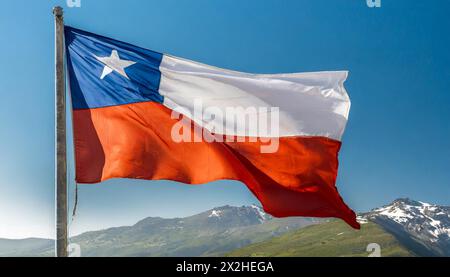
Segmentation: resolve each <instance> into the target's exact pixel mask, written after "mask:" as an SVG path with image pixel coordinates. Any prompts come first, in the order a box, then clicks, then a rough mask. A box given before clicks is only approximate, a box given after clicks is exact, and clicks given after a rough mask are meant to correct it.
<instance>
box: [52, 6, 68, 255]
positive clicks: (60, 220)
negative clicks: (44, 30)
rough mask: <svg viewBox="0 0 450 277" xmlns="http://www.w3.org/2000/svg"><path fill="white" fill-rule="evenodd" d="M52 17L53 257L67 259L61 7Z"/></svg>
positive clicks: (64, 104)
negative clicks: (53, 39) (54, 148)
mask: <svg viewBox="0 0 450 277" xmlns="http://www.w3.org/2000/svg"><path fill="white" fill-rule="evenodd" d="M53 15H54V16H55V78H56V81H55V100H56V184H55V185H56V193H55V194H56V256H57V257H67V156H66V95H65V94H66V93H65V85H66V84H65V79H64V17H63V9H62V8H61V7H54V8H53Z"/></svg>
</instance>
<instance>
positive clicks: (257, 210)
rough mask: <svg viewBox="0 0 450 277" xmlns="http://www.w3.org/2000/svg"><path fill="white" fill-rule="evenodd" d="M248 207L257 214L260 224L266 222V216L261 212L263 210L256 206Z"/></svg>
mask: <svg viewBox="0 0 450 277" xmlns="http://www.w3.org/2000/svg"><path fill="white" fill-rule="evenodd" d="M250 207H251V208H252V209H254V210H255V211H256V213H257V214H258V217H259V221H260V222H261V223H263V222H265V221H266V219H267V214H266V213H265V212H264V211H263V209H262V208H261V207H259V206H256V205H255V204H253V205H251V206H250Z"/></svg>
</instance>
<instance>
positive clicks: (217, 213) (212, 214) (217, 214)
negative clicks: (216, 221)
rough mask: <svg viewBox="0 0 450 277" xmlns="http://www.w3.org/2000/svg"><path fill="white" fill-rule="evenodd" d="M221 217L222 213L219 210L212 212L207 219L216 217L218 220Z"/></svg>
mask: <svg viewBox="0 0 450 277" xmlns="http://www.w3.org/2000/svg"><path fill="white" fill-rule="evenodd" d="M221 215H222V211H220V210H212V211H211V214H210V215H209V216H208V217H218V218H220V216H221Z"/></svg>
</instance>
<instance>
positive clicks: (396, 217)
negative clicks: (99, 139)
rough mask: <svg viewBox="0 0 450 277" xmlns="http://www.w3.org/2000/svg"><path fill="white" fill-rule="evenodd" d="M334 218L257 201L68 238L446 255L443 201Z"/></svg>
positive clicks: (173, 247)
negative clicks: (279, 210) (288, 212)
mask: <svg viewBox="0 0 450 277" xmlns="http://www.w3.org/2000/svg"><path fill="white" fill-rule="evenodd" d="M358 220H359V222H360V223H361V226H362V228H361V230H360V231H356V230H353V229H351V228H350V227H348V226H347V225H346V224H345V223H343V222H342V221H340V220H334V219H316V218H302V217H292V218H283V219H280V218H273V217H272V216H270V215H268V214H266V213H264V211H263V210H262V209H261V208H260V207H259V206H256V205H252V206H242V207H232V206H224V207H218V208H214V209H211V210H208V211H205V212H203V213H200V214H197V215H193V216H189V217H185V218H172V219H166V218H160V217H148V218H145V219H143V220H141V221H139V222H137V223H136V224H135V225H133V226H123V227H115V228H109V229H105V230H100V231H94V232H86V233H83V234H81V235H79V236H75V237H72V238H71V239H70V243H76V244H78V245H80V247H81V255H82V256H147V257H151V256H191V257H192V256H368V255H369V254H370V253H369V252H368V250H367V246H368V245H369V244H373V243H376V244H378V245H379V246H380V249H381V256H450V207H446V206H438V205H431V204H427V203H423V202H419V201H414V200H410V199H398V200H395V201H394V202H393V203H391V204H389V205H386V206H383V207H380V208H377V209H374V210H372V211H370V212H367V213H362V214H360V215H359V216H358ZM53 244H54V242H53V241H52V240H44V239H25V240H7V239H0V256H53V254H54V252H53Z"/></svg>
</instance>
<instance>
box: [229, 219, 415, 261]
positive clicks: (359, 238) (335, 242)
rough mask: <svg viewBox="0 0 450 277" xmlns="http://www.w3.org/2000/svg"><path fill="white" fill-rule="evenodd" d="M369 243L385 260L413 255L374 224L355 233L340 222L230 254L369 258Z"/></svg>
mask: <svg viewBox="0 0 450 277" xmlns="http://www.w3.org/2000/svg"><path fill="white" fill-rule="evenodd" d="M370 243H378V244H379V245H380V246H381V256H383V257H395V256H396V257H399V256H401V257H405V256H414V253H412V252H410V251H409V250H407V249H406V248H405V247H403V246H402V245H401V244H400V243H399V242H398V241H397V240H396V239H395V238H394V237H393V236H392V235H391V234H389V233H387V232H386V231H384V230H383V229H382V228H381V227H380V226H379V225H377V224H375V223H371V222H369V223H366V224H362V226H361V230H359V231H357V230H353V229H351V228H350V227H348V225H346V224H345V223H343V222H341V221H337V220H333V221H331V222H328V223H324V224H319V225H313V226H309V227H305V228H302V229H300V230H297V231H293V232H289V233H286V234H284V235H282V236H280V237H276V238H273V239H270V240H266V241H264V242H260V243H256V244H251V245H249V246H246V247H243V248H240V249H238V250H235V251H232V252H230V253H229V254H228V255H227V256H232V257H345V256H360V257H367V256H368V255H369V254H370V253H368V252H366V247H367V245H368V244H370Z"/></svg>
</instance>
